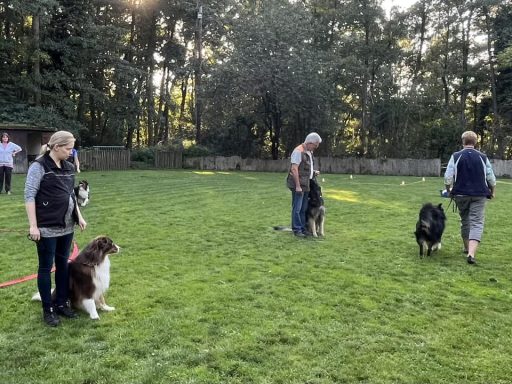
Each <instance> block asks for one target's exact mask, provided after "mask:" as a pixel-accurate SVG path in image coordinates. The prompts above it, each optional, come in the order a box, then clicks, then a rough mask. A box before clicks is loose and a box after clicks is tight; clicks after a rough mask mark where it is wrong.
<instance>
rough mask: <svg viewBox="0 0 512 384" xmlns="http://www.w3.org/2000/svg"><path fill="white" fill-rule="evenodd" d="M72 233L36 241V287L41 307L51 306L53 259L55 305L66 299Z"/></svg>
mask: <svg viewBox="0 0 512 384" xmlns="http://www.w3.org/2000/svg"><path fill="white" fill-rule="evenodd" d="M72 241H73V233H70V234H69V235H64V236H59V237H41V240H39V241H38V242H37V255H38V257H39V269H38V270H37V288H38V289H39V294H40V295H41V301H42V303H43V309H49V308H50V307H52V292H51V288H52V280H51V269H52V265H53V262H54V260H55V303H54V304H55V305H57V306H58V305H63V304H65V303H66V302H67V300H68V285H69V280H68V258H69V253H70V250H71V242H72Z"/></svg>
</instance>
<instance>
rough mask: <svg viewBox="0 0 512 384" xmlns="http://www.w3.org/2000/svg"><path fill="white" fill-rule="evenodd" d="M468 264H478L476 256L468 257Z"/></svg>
mask: <svg viewBox="0 0 512 384" xmlns="http://www.w3.org/2000/svg"><path fill="white" fill-rule="evenodd" d="M467 260H468V264H476V260H475V257H474V256H471V255H468V259H467Z"/></svg>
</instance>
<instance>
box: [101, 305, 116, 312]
mask: <svg viewBox="0 0 512 384" xmlns="http://www.w3.org/2000/svg"><path fill="white" fill-rule="evenodd" d="M100 309H101V310H102V311H107V312H112V311H115V310H116V308H115V307H111V306H110V305H106V304H105V305H102V306H101V307H100Z"/></svg>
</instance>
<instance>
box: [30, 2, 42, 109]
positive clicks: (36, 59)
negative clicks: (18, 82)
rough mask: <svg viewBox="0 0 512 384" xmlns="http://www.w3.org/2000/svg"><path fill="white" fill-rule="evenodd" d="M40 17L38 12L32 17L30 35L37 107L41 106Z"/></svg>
mask: <svg viewBox="0 0 512 384" xmlns="http://www.w3.org/2000/svg"><path fill="white" fill-rule="evenodd" d="M40 21H41V19H40V15H39V10H38V11H37V13H36V14H35V15H34V16H33V17H32V33H33V38H34V42H33V57H32V61H33V66H32V71H33V76H34V103H35V105H37V106H40V105H41V60H40V53H39V41H40V36H39V27H40V24H39V23H40Z"/></svg>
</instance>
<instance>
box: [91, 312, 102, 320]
mask: <svg viewBox="0 0 512 384" xmlns="http://www.w3.org/2000/svg"><path fill="white" fill-rule="evenodd" d="M90 317H91V319H92V320H99V319H100V316H99V315H98V314H97V313H96V314H94V313H93V314H91V315H90Z"/></svg>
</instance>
